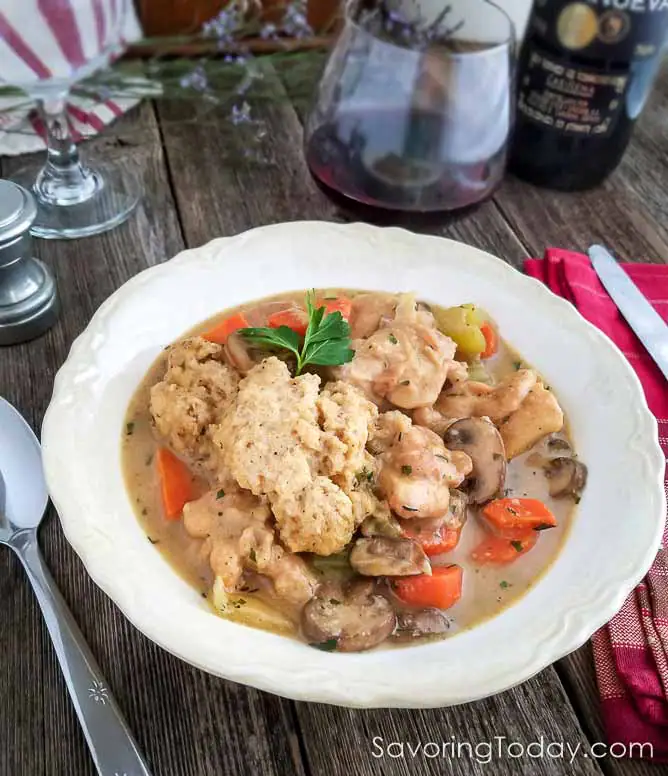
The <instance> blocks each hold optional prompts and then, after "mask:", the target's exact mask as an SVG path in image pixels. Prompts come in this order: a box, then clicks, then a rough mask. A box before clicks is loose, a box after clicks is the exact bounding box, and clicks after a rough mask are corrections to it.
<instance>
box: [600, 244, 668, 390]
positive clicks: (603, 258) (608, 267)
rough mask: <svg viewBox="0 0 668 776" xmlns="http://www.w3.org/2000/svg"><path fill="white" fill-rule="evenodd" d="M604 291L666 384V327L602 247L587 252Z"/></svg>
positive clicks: (667, 329)
mask: <svg viewBox="0 0 668 776" xmlns="http://www.w3.org/2000/svg"><path fill="white" fill-rule="evenodd" d="M588 254H589V258H590V259H591V263H592V265H593V267H594V269H595V270H596V274H597V275H598V277H599V279H600V281H601V283H603V285H604V287H605V290H606V291H607V292H608V294H610V296H611V298H612V301H613V302H614V303H615V304H616V305H617V308H618V309H619V312H620V313H621V314H622V315H623V316H624V318H625V319H626V321H627V323H628V324H629V326H630V327H631V328H632V329H633V331H634V332H635V334H636V336H637V337H638V339H639V340H640V341H641V342H642V344H643V345H644V346H645V349H646V350H647V352H648V353H649V354H650V356H651V357H652V358H653V359H654V361H655V362H656V364H657V366H658V367H659V369H660V370H661V371H662V372H663V375H664V377H665V378H666V379H667V380H668V326H667V325H666V324H665V323H664V322H663V320H662V319H661V316H660V315H659V314H658V313H657V312H656V310H655V309H654V308H653V307H652V305H651V304H650V303H649V302H648V301H647V299H645V297H644V296H643V295H642V293H641V292H640V290H639V289H638V287H637V286H636V284H635V283H634V282H633V281H632V280H631V278H630V277H629V276H628V275H627V274H626V272H624V270H623V269H622V267H620V266H619V264H618V263H617V261H616V259H615V258H614V257H613V256H612V254H611V253H610V252H609V251H608V250H607V249H606V248H604V247H603V246H602V245H592V246H591V248H590V249H589V251H588Z"/></svg>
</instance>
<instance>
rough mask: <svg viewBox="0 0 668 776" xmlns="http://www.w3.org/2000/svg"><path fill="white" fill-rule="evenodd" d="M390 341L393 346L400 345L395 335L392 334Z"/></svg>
mask: <svg viewBox="0 0 668 776" xmlns="http://www.w3.org/2000/svg"><path fill="white" fill-rule="evenodd" d="M389 340H390V342H391V343H392V344H393V345H398V344H399V340H398V339H397V338H396V337H395V336H394V334H390V336H389Z"/></svg>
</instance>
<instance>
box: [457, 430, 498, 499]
mask: <svg viewBox="0 0 668 776" xmlns="http://www.w3.org/2000/svg"><path fill="white" fill-rule="evenodd" d="M443 441H444V442H445V446H446V447H447V448H448V449H449V450H462V451H463V452H465V453H467V454H468V456H469V457H470V458H471V461H472V462H473V469H472V470H471V473H470V474H469V476H468V478H467V479H468V482H469V490H468V500H469V503H471V504H484V503H485V502H486V501H489V500H490V499H492V498H494V496H496V494H497V493H498V492H499V491H500V490H501V489H502V488H503V484H504V482H505V479H506V451H505V448H504V445H503V440H502V439H501V435H500V434H499V431H498V429H497V428H496V426H495V425H494V424H493V423H492V422H491V421H490V420H489V419H488V418H462V419H461V420H456V421H455V422H454V423H453V424H452V425H451V426H449V427H448V428H447V429H446V431H445V434H444V435H443Z"/></svg>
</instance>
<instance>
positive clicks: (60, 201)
mask: <svg viewBox="0 0 668 776" xmlns="http://www.w3.org/2000/svg"><path fill="white" fill-rule="evenodd" d="M38 111H39V114H40V118H41V119H42V121H43V123H44V127H45V129H46V136H47V137H46V142H47V161H46V165H45V166H44V167H43V169H42V170H41V172H40V173H39V175H38V176H37V180H36V181H35V193H36V195H37V196H38V198H40V199H41V200H42V201H45V202H48V203H50V204H57V205H74V204H77V203H79V202H85V201H86V200H87V199H90V197H92V196H93V194H94V193H95V191H96V190H97V188H98V185H99V182H98V181H97V179H96V176H95V175H94V173H92V172H91V171H90V170H89V169H88V168H87V167H86V166H85V165H84V164H82V162H81V160H80V159H79V151H78V149H77V146H76V143H75V142H74V140H73V139H72V133H71V132H70V125H69V122H68V120H67V113H66V95H62V96H59V97H55V98H51V99H42V100H39V102H38Z"/></svg>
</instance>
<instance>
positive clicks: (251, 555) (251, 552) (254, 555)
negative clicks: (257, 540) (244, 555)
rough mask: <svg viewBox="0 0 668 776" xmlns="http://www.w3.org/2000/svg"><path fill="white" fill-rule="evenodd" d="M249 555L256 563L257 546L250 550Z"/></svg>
mask: <svg viewBox="0 0 668 776" xmlns="http://www.w3.org/2000/svg"><path fill="white" fill-rule="evenodd" d="M248 557H249V558H250V559H251V560H252V561H253V563H255V562H256V561H257V555H256V554H255V548H254V547H251V548H250V552H249V553H248Z"/></svg>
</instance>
